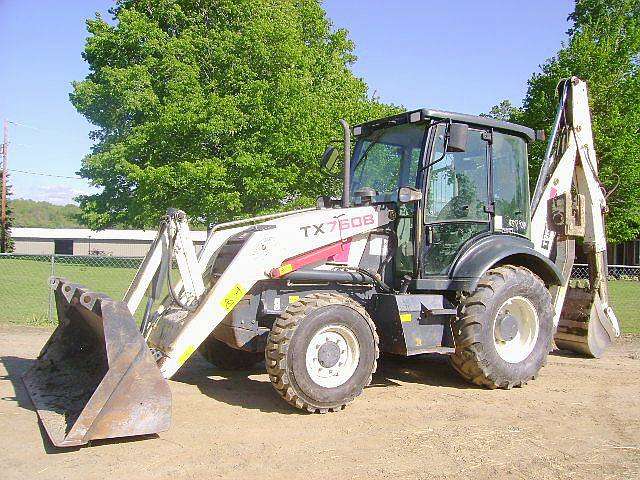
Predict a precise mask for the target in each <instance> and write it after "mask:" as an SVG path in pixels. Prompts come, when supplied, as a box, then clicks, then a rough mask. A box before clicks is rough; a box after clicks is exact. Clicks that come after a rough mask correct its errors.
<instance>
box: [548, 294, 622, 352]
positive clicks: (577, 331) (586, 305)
mask: <svg viewBox="0 0 640 480" xmlns="http://www.w3.org/2000/svg"><path fill="white" fill-rule="evenodd" d="M608 310H609V311H606V310H605V307H603V304H602V300H601V299H600V295H599V294H598V292H594V291H591V290H590V289H589V287H588V285H574V286H570V287H569V288H568V290H567V295H566V297H565V301H564V305H563V307H562V314H561V316H560V322H559V324H558V330H557V332H556V334H555V337H554V339H555V341H556V345H557V346H558V348H561V349H564V350H571V351H573V352H576V353H580V354H583V355H586V356H588V357H595V358H600V357H601V356H602V355H603V354H604V352H605V350H606V349H607V347H608V346H609V345H611V343H612V342H613V340H614V339H615V338H616V336H617V334H616V332H615V329H614V328H613V326H612V323H611V319H609V318H607V317H608V316H609V315H613V311H612V310H611V309H608ZM616 323H617V320H616Z"/></svg>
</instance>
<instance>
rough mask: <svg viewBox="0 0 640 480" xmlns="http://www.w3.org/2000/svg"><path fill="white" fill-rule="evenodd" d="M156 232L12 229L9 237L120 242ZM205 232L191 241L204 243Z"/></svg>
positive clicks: (151, 236) (195, 233) (148, 237)
mask: <svg viewBox="0 0 640 480" xmlns="http://www.w3.org/2000/svg"><path fill="white" fill-rule="evenodd" d="M156 234H157V232H156V230H89V229H88V228H25V227H14V228H12V229H11V237H12V238H13V239H14V240H18V239H33V240H56V239H66V240H121V241H127V240H129V241H148V242H151V241H152V240H153V239H154V238H155V237H156ZM206 239H207V232H205V231H202V230H192V231H191V240H192V241H194V242H204V241H205V240H206Z"/></svg>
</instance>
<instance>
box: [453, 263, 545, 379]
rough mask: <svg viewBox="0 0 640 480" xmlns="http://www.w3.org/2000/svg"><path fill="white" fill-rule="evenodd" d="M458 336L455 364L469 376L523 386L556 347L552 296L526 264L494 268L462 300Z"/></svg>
mask: <svg viewBox="0 0 640 480" xmlns="http://www.w3.org/2000/svg"><path fill="white" fill-rule="evenodd" d="M454 336H455V342H456V352H455V354H454V355H452V356H451V363H452V365H453V367H454V368H455V369H456V370H457V371H458V373H460V375H461V376H462V377H463V378H465V379H466V380H468V381H470V382H472V383H475V384H476V385H481V386H484V387H488V388H506V389H508V388H511V387H519V386H522V385H524V384H526V383H527V382H528V381H529V380H532V379H534V378H535V377H536V375H537V374H538V372H539V371H540V369H541V368H542V367H543V366H544V364H545V363H546V359H547V355H548V354H549V351H551V349H552V346H553V305H552V300H551V295H550V294H549V291H548V290H547V288H546V286H545V285H544V283H543V282H542V280H540V278H539V277H538V276H536V275H535V274H533V273H532V272H531V271H529V270H527V269H526V268H522V267H516V266H513V265H505V266H501V267H497V268H493V269H491V270H489V271H488V272H487V273H485V274H484V275H483V277H482V278H481V279H480V282H479V283H478V287H477V288H476V290H475V292H473V293H472V294H471V295H470V296H469V297H467V298H466V299H465V300H464V301H463V302H462V305H461V308H460V314H459V316H458V319H457V320H456V322H455V323H454Z"/></svg>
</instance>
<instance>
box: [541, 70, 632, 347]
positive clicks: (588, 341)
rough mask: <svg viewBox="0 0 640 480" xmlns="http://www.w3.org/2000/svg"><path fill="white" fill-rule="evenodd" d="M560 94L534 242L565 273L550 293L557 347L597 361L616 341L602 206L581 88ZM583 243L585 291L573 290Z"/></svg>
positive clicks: (579, 84) (578, 83) (564, 85)
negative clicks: (577, 254)
mask: <svg viewBox="0 0 640 480" xmlns="http://www.w3.org/2000/svg"><path fill="white" fill-rule="evenodd" d="M559 90H560V92H561V94H560V103H559V106H558V110H557V113H556V119H555V122H554V128H553V131H552V135H551V137H550V139H549V144H548V147H547V151H546V154H545V160H544V162H543V165H542V168H541V171H540V176H539V178H538V182H537V185H536V189H535V191H534V194H533V201H532V219H531V224H532V227H531V238H532V241H533V243H534V246H535V249H536V250H537V251H538V252H540V253H542V254H544V255H546V256H547V257H549V258H551V259H552V260H554V261H555V263H556V265H557V266H558V267H559V269H560V270H561V271H562V272H563V273H564V279H563V283H562V284H561V285H558V286H554V287H552V288H551V294H552V296H553V301H554V326H555V327H556V328H557V329H558V330H557V333H556V336H555V339H556V343H557V344H558V346H559V347H561V348H569V349H571V350H575V351H580V352H582V353H586V354H588V355H592V356H596V357H598V356H600V355H601V354H602V353H603V351H604V349H605V348H606V346H607V345H608V344H609V343H611V341H612V340H613V339H614V338H615V337H617V336H619V335H620V329H619V326H618V321H617V319H616V316H615V314H614V313H613V309H612V308H611V307H610V305H609V296H608V291H607V259H606V248H607V244H606V237H605V229H604V214H605V212H606V211H607V205H606V198H605V195H604V193H603V188H602V187H601V184H600V181H599V180H598V165H597V161H596V154H595V149H594V143H593V133H592V128H591V115H590V113H589V99H588V94H587V86H586V83H585V82H583V81H582V80H580V79H579V78H577V77H572V78H571V79H568V80H564V81H563V82H561V83H560V84H559ZM580 237H581V238H583V247H584V252H585V255H586V256H587V261H588V264H589V285H588V287H585V286H577V285H574V286H570V275H571V269H572V267H573V261H574V244H575V239H576V238H580ZM552 256H553V257H554V258H552Z"/></svg>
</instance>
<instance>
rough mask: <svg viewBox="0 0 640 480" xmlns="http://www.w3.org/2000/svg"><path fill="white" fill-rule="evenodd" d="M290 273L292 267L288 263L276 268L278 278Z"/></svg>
mask: <svg viewBox="0 0 640 480" xmlns="http://www.w3.org/2000/svg"><path fill="white" fill-rule="evenodd" d="M292 271H293V265H291V264H290V263H286V264H284V265H282V266H281V267H280V268H278V273H280V276H282V275H286V274H287V273H289V272H292Z"/></svg>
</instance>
